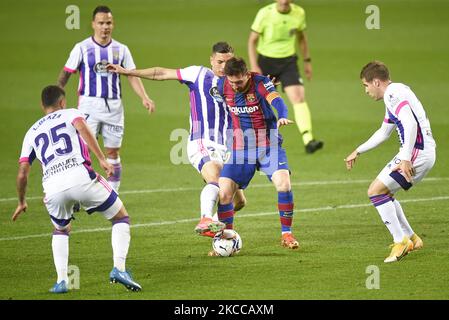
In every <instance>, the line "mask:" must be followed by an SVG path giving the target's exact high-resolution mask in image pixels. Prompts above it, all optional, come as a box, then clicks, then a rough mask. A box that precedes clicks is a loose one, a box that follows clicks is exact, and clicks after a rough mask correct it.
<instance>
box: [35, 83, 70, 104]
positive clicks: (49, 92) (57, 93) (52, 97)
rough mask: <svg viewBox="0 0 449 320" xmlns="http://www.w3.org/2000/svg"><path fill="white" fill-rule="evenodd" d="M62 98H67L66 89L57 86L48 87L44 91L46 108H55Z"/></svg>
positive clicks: (43, 99) (43, 102) (42, 96)
mask: <svg viewBox="0 0 449 320" xmlns="http://www.w3.org/2000/svg"><path fill="white" fill-rule="evenodd" d="M62 97H65V91H64V89H62V88H61V87H58V86H55V85H51V86H47V87H45V88H44V89H43V90H42V94H41V101H42V105H43V106H44V108H48V107H54V106H56V103H57V102H58V101H59V99H61V98H62Z"/></svg>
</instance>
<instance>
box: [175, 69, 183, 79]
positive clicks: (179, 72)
mask: <svg viewBox="0 0 449 320" xmlns="http://www.w3.org/2000/svg"><path fill="white" fill-rule="evenodd" d="M176 76H177V77H178V80H179V81H182V80H183V79H182V75H181V70H179V69H176Z"/></svg>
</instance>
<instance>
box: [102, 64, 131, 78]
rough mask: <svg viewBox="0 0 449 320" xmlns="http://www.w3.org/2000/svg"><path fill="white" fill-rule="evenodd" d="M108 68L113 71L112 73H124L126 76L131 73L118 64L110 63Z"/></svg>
mask: <svg viewBox="0 0 449 320" xmlns="http://www.w3.org/2000/svg"><path fill="white" fill-rule="evenodd" d="M106 70H108V71H109V72H112V73H118V74H123V75H125V76H126V75H128V74H129V70H127V69H125V68H123V67H122V66H120V65H118V64H112V63H109V64H108V65H107V66H106Z"/></svg>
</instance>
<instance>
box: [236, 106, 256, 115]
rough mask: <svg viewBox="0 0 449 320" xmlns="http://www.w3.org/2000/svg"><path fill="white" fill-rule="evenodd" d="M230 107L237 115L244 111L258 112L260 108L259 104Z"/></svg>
mask: <svg viewBox="0 0 449 320" xmlns="http://www.w3.org/2000/svg"><path fill="white" fill-rule="evenodd" d="M229 109H230V110H231V112H232V113H234V114H235V115H237V116H238V115H239V114H242V113H253V112H256V111H257V110H259V106H253V107H248V106H245V107H229Z"/></svg>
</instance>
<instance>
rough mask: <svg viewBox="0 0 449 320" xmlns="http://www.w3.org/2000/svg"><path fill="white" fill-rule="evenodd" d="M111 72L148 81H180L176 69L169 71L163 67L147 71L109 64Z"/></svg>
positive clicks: (108, 67)
mask: <svg viewBox="0 0 449 320" xmlns="http://www.w3.org/2000/svg"><path fill="white" fill-rule="evenodd" d="M106 68H107V69H108V71H109V72H114V73H119V74H123V75H125V76H133V77H139V78H144V79H148V80H178V75H177V73H176V69H168V68H161V67H154V68H147V69H133V70H130V69H125V68H123V67H122V66H120V65H118V64H108V65H107V67H106Z"/></svg>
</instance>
